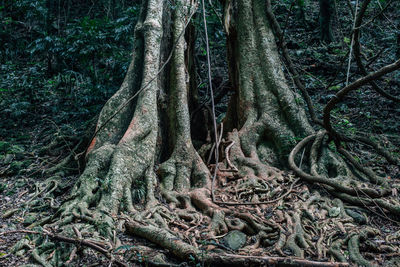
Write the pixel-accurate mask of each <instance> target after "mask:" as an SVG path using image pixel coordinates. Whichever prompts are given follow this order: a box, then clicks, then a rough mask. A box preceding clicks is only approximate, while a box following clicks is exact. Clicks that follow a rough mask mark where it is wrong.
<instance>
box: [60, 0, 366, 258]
mask: <svg viewBox="0 0 400 267" xmlns="http://www.w3.org/2000/svg"><path fill="white" fill-rule="evenodd" d="M195 8H196V6H195V5H194V3H190V2H189V1H187V0H176V1H174V2H171V1H164V0H144V1H143V4H142V10H141V14H140V17H139V20H138V24H137V26H136V29H135V45H134V52H133V59H132V63H131V65H130V67H129V69H128V72H127V74H126V77H125V80H124V82H123V84H122V86H121V88H120V89H119V91H118V92H117V93H116V94H115V95H114V96H113V97H112V98H111V99H110V100H109V101H108V102H107V103H106V104H105V106H104V108H103V110H102V111H101V114H100V117H99V120H98V124H97V130H96V137H95V138H94V139H93V141H92V143H91V144H90V147H89V148H88V151H87V165H86V168H85V170H84V172H83V174H82V175H81V176H80V177H79V180H78V181H77V183H76V185H75V186H74V188H73V189H72V194H71V198H70V199H69V200H68V201H67V202H66V203H65V204H64V205H63V206H62V207H61V208H60V210H59V212H58V214H57V215H59V216H58V217H56V220H55V221H54V224H55V225H59V226H62V229H63V231H64V232H65V233H71V232H72V231H71V226H74V227H75V229H76V228H77V229H78V230H79V231H84V229H86V230H89V231H93V230H95V231H98V232H100V233H101V234H102V235H103V236H104V237H106V238H110V237H111V236H112V230H113V229H115V225H116V219H115V216H116V215H118V214H120V213H124V214H129V218H130V219H129V221H128V222H127V223H126V226H127V230H128V231H129V232H130V233H132V234H134V235H138V236H142V237H144V238H147V239H149V240H150V241H152V242H155V243H158V244H159V245H161V246H163V247H164V248H167V249H169V250H170V251H171V252H172V253H173V254H175V255H176V256H178V257H181V258H182V259H187V258H188V257H189V256H190V255H193V256H194V257H200V256H199V255H200V250H199V248H198V247H197V245H193V244H189V243H188V242H186V241H185V240H190V238H189V236H188V232H187V231H190V229H194V227H195V226H196V225H197V226H199V225H200V224H204V225H206V226H207V231H206V232H207V233H206V237H210V238H212V237H215V236H217V235H221V234H226V233H227V232H228V231H230V230H240V231H243V232H244V233H245V234H246V235H248V236H252V237H254V239H255V240H256V243H255V244H253V245H252V246H249V249H250V248H252V249H254V248H257V247H264V248H268V251H269V254H271V255H273V254H278V255H279V254H280V255H295V256H297V257H305V256H309V257H313V258H315V259H318V260H321V259H327V258H326V257H327V253H330V255H332V256H333V257H334V259H337V260H339V261H342V260H345V258H344V257H343V255H342V252H341V246H342V245H343V244H345V245H346V244H347V241H348V239H346V238H343V239H338V241H336V243H335V246H332V247H331V248H330V249H329V250H328V245H329V244H328V243H327V242H328V241H327V240H330V237H332V236H331V235H329V236H323V235H322V234H321V235H320V238H317V239H315V237H316V236H318V233H319V231H322V228H319V227H317V230H311V231H310V229H309V228H310V227H311V228H313V227H314V226H315V224H314V223H313V222H312V221H310V219H309V218H311V219H313V220H318V219H321V220H324V219H326V217H327V216H326V213H327V212H326V211H329V210H330V208H332V207H338V208H339V210H340V214H337V215H336V216H339V217H338V219H337V220H335V219H332V220H329V221H327V222H324V226H323V227H324V228H323V229H324V230H323V231H332V232H334V233H338V232H339V231H341V230H345V229H344V228H343V225H342V224H341V223H342V222H341V221H340V220H347V221H349V220H350V221H351V218H350V217H349V216H347V215H346V214H345V213H344V209H343V203H342V202H341V201H340V200H339V199H336V200H334V201H330V200H329V199H327V198H322V197H321V196H320V195H319V194H318V193H317V192H314V193H311V192H310V191H309V190H308V189H307V187H305V186H302V187H301V189H302V192H298V194H299V195H301V196H299V197H298V198H297V197H296V196H292V195H290V196H288V195H289V194H290V193H291V192H292V190H293V186H294V183H295V182H296V181H295V180H294V179H293V176H291V175H286V174H284V173H283V172H282V171H280V170H279V169H277V168H276V167H281V168H284V167H286V166H287V165H288V164H287V162H288V161H287V160H288V155H289V153H290V151H291V150H292V149H293V147H294V146H295V144H296V143H297V141H298V140H301V139H302V138H304V137H306V136H313V134H314V130H313V128H312V127H311V126H310V124H309V122H308V120H307V116H306V113H305V111H304V108H303V106H302V101H301V99H300V97H299V96H298V95H297V94H296V93H295V92H293V91H292V90H291V89H290V88H289V86H288V85H287V82H286V80H285V76H284V73H283V71H282V65H281V62H280V59H279V55H278V52H277V47H276V44H275V39H274V35H273V33H272V30H271V28H270V26H269V23H268V20H267V17H266V12H265V11H266V6H265V3H264V1H262V0H231V1H225V26H226V32H227V36H228V43H227V46H228V60H229V73H230V79H231V83H232V85H233V87H234V90H235V94H234V96H233V97H232V98H231V102H230V105H229V108H228V113H227V117H226V119H225V123H224V124H225V127H224V129H225V133H226V138H225V139H224V140H223V141H222V142H221V143H220V145H221V146H222V147H225V150H224V153H222V154H223V157H222V159H221V158H220V164H219V166H220V167H219V170H218V172H217V177H216V178H217V179H216V181H213V180H214V179H212V175H211V173H210V171H209V169H208V167H207V166H206V164H205V163H204V161H203V159H202V158H201V157H200V155H199V154H198V152H197V151H196V149H195V148H194V146H193V144H192V138H191V132H190V112H189V111H190V107H189V103H193V102H195V101H192V100H189V98H192V97H193V96H191V94H190V93H189V92H190V90H192V89H193V88H191V87H190V85H191V84H192V85H193V81H191V80H190V79H192V78H193V77H190V76H189V73H188V69H190V68H188V66H187V64H188V63H190V62H193V61H191V60H190V59H189V58H188V57H189V56H190V55H191V54H192V53H188V52H187V51H186V47H191V46H187V45H186V44H185V34H184V33H185V30H186V26H187V25H188V22H189V20H190V18H191V15H192V14H193V12H195ZM170 55H171V57H169V56H170ZM165 64H166V65H165ZM136 95H137V98H134V97H135V96H136ZM221 128H222V127H221ZM322 139H323V134H319V135H318V138H317V140H318V141H316V143H318V142H319V143H321V142H322ZM214 141H215V140H214ZM313 147H314V145H313ZM314 150H319V149H317V148H315V147H314ZM209 153H212V151H211V152H209ZM314 153H317V152H315V151H314ZM322 154H323V160H321V162H320V163H322V164H320V165H322V166H323V167H321V168H319V169H316V168H314V167H313V164H309V165H310V166H311V167H310V168H311V170H312V172H314V173H316V172H318V173H323V174H327V175H328V174H332V173H333V174H334V176H337V175H339V174H343V173H345V171H344V170H345V169H346V168H345V167H344V164H343V162H342V161H340V160H338V159H336V157H335V156H334V155H333V154H332V153H330V152H327V151H326V150H324V151H323V153H322ZM327 160H329V164H325V163H326V162H327ZM224 179H225V180H224ZM311 180H312V179H311ZM332 181H333V180H332ZM319 182H320V181H319ZM336 184H338V186H337V185H336ZM221 185H222V186H221ZM289 185H290V189H287V190H288V192H287V193H286V194H283V193H281V192H283V191H285V189H284V188H288V187H289ZM328 185H329V187H327V188H328V189H332V188H334V189H336V187H335V186H337V187H340V188H342V187H344V188H346V189H348V188H347V187H345V186H344V185H342V184H340V183H339V182H336V180H335V181H334V182H329V183H328ZM214 187H215V190H214ZM235 190H239V192H241V193H240V194H237V195H236V196H235V194H234V192H235ZM214 191H215V192H214ZM236 193H237V191H236ZM280 193H281V195H280V196H279V197H277V198H276V197H275V198H274V196H276V194H280ZM347 193H351V192H350V191H349V192H347ZM143 194H144V195H145V198H142V199H141V198H140V196H141V195H143ZM249 195H250V197H249ZM285 197H290V198H291V199H292V201H294V200H296V201H295V202H293V203H295V204H293V205H294V206H291V207H290V206H285V202H284V201H283V199H284V198H285ZM213 198H214V199H213ZM160 199H163V200H165V201H166V202H167V203H168V206H169V208H166V207H165V205H163V204H162V203H161V202H160ZM300 199H303V200H304V201H301V200H300ZM232 202H236V204H238V202H245V203H244V205H237V206H236V207H235V208H227V207H226V206H227V205H235V203H233V204H232ZM275 202H277V203H278V204H279V205H281V206H283V207H284V208H283V211H282V210H275V211H274V212H273V217H271V218H273V219H264V218H267V217H268V216H270V215H268V214H269V213H270V210H272V206H271V204H273V203H275ZM321 203H323V204H321ZM249 204H251V205H249ZM318 205H319V206H318ZM318 207H320V209H324V210H325V212H322V213H321V214H320V212H319V210H318ZM329 212H330V211H329ZM307 216H308V217H307ZM349 218H350V219H349ZM177 222H179V225H184V224H188V225H189V226H191V227H189V226H188V227H187V229H189V230H187V231H186V232H185V231H184V232H179V231H175V232H174V234H172V233H171V232H172V230H171V229H172V228H171V225H176V223H177ZM278 222H279V223H278ZM304 224H308V227H309V228H308V229H306V228H304V227H303V225H304ZM310 225H311V226H310ZM338 225H339V226H338ZM93 226H95V228H93ZM192 226H193V227H192ZM338 227H339V229H340V230H338ZM284 229H286V230H284ZM346 231H347V229H346V230H345V232H346ZM189 233H190V232H189ZM321 233H322V232H321ZM192 234H193V235H192V238H194V239H202V238H204V236H203V235H200V233H199V232H198V231H197V232H193V233H192ZM177 237H178V238H177ZM357 238H358V235H357ZM357 240H358V239H357ZM340 242H342V243H340ZM194 243H195V241H194ZM358 243H359V242H358ZM358 243H357V242H353V243H350V242H349V244H348V247H349V249H350V250H351V251H353V252H352V253H353V254H354V255H353V256H354V258H355V260H354V259H353V260H354V261H357V260H358V261H359V262H362V260H364V259H363V258H362V256H361V255H359V251H358V245H359V244H358ZM310 245H312V246H316V248H317V249H316V252H315V251H314V252H312V251H311V252H310V251H309V250H308V248H309V247H310ZM284 250H285V251H286V254H285V253H284V252H283V251H284ZM357 253H358V254H357ZM199 259H200V258H199ZM202 259H203V260H205V261H206V262H212V261H213V259H214V260H218V261H221V262H222V263H224V262H225V263H226V262H228V261H230V260H232V258H229V257H225V258H223V257H222V258H218V259H217V258H213V257H212V255H211V254H210V255H208V256H207V255H206V256H204V255H203V258H202ZM260 261H261V262H262V261H263V260H262V259H261V258H258V259H257V261H254V262H260ZM221 262H220V263H221ZM264 262H267V260H264ZM278 262H279V261H278ZM290 264H292V265H295V266H296V265H297V264H300V263H299V262H296V260H294V261H293V262H290Z"/></svg>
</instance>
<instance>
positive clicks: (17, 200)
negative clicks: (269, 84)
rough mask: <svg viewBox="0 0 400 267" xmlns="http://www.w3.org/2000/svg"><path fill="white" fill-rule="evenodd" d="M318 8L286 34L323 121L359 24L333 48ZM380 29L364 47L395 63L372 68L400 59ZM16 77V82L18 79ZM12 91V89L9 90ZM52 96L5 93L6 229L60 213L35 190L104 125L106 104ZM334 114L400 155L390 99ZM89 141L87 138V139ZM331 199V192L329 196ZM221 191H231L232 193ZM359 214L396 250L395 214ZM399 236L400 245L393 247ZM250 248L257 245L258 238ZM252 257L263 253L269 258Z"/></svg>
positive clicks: (139, 254)
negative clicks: (39, 204) (324, 37)
mask: <svg viewBox="0 0 400 267" xmlns="http://www.w3.org/2000/svg"><path fill="white" fill-rule="evenodd" d="M287 8H288V6H281V7H280V8H277V9H276V10H275V12H276V13H277V16H278V19H279V20H280V22H281V23H282V24H285V21H286V15H285V14H287V13H288V10H287ZM315 10H316V9H315V7H313V8H311V7H308V8H307V9H306V14H305V15H306V16H305V20H304V24H302V23H300V22H299V20H297V19H290V20H288V21H289V22H288V23H287V29H286V35H287V36H286V37H287V42H288V47H289V51H290V53H291V56H292V58H293V61H294V62H296V67H297V68H298V71H299V72H300V74H301V78H302V80H303V82H304V84H306V86H307V89H308V90H309V93H310V95H311V96H312V99H313V100H314V103H315V107H316V111H317V114H321V111H322V108H323V106H324V104H326V103H327V101H328V100H329V99H330V98H331V97H332V96H333V95H334V94H335V93H336V92H337V91H338V90H339V89H340V88H342V87H343V85H344V84H345V80H346V75H347V66H346V65H347V60H348V54H347V51H348V45H349V40H348V38H347V39H346V38H345V37H344V36H348V34H346V33H347V32H348V31H349V27H350V26H351V24H350V23H349V21H348V19H342V18H339V20H338V19H336V20H335V21H334V29H335V42H333V43H332V44H329V45H326V44H323V43H321V42H320V41H319V40H318V28H317V25H318V23H317V20H315V18H316V14H315ZM292 11H293V12H292V16H293V17H295V16H297V13H296V10H292ZM340 12H345V11H343V10H342V11H340ZM388 12H389V13H388V14H387V16H388V17H390V18H392V19H394V21H395V18H397V19H399V16H400V14H398V13H399V12H398V11H397V9H396V8H393V9H389V10H388ZM349 24H350V25H349ZM372 25H373V26H371V28H369V29H368V30H366V31H365V33H364V35H363V38H365V39H364V40H370V41H368V42H367V41H365V45H364V50H365V51H366V52H365V53H366V56H367V57H368V58H373V56H374V55H376V54H377V53H378V52H379V51H380V50H381V49H385V52H384V53H383V54H384V55H385V56H384V57H382V58H378V59H377V60H375V61H374V62H373V63H371V68H375V69H377V68H379V67H380V66H383V65H385V64H388V63H390V62H392V61H394V59H395V58H396V49H395V46H396V43H395V42H394V41H393V40H394V39H395V38H396V37H395V36H391V34H393V32H392V31H385V30H382V29H388V28H389V29H391V28H393V26H392V24H391V22H390V21H388V20H386V19H385V18H382V19H380V20H378V22H377V23H376V24H372ZM394 32H395V31H394ZM393 35H394V34H393ZM393 38H394V39H393ZM222 58H223V57H222ZM28 69H29V66H25V65H23V64H20V65H18V64H15V65H14V69H13V70H12V72H13V73H15V76H16V77H17V78H18V77H20V76H23V75H24V73H27V72H29V70H28ZM9 73H10V65H2V66H1V69H0V76H1V78H0V80H1V79H2V78H3V79H5V77H6V75H9ZM222 74H223V73H222ZM222 74H221V75H222ZM7 77H8V78H9V76H7ZM357 77H360V74H359V73H358V71H357V68H356V66H355V64H354V66H353V65H352V66H351V68H350V79H351V80H354V79H355V78H357ZM226 78H227V77H220V80H221V81H223V80H226ZM43 81H46V82H47V81H48V80H45V79H43ZM289 81H290V79H289ZM16 82H17V81H16ZM380 84H381V85H383V86H385V88H388V90H389V91H390V92H391V93H393V94H395V93H396V92H400V89H399V88H400V74H399V73H398V72H395V73H393V74H392V75H391V76H390V77H388V78H387V79H385V80H382V81H380ZM40 85H41V84H40V82H39V83H38V84H36V86H38V87H39V86H40ZM2 86H6V85H4V84H2ZM293 86H294V85H293ZM45 87H46V85H43V86H41V88H45ZM40 90H44V89H40ZM42 93H43V92H42ZM39 94H40V92H39ZM397 95H398V94H397ZM43 98H44V99H45V100H43V101H41V103H39V104H37V105H31V104H29V103H28V104H27V103H26V101H27V100H26V92H17V93H15V92H13V94H12V95H5V94H4V95H2V96H0V112H1V113H2V120H1V122H0V127H1V129H0V210H1V212H2V214H1V217H0V232H5V231H13V230H22V229H26V228H27V227H28V226H29V225H31V224H32V223H35V222H37V221H39V220H40V219H42V218H44V217H46V216H48V215H49V214H52V212H53V211H52V210H48V209H42V210H41V209H38V210H36V211H34V212H33V211H32V210H30V209H29V205H28V204H27V203H29V202H30V200H31V198H32V196H33V195H34V194H35V193H37V192H40V190H41V182H43V181H44V180H46V179H48V178H50V177H51V176H52V175H53V174H52V173H51V171H49V170H51V168H52V167H54V166H56V165H57V164H59V163H60V162H61V161H62V160H63V159H64V158H66V157H68V156H70V155H72V157H74V156H75V155H77V154H78V153H79V152H82V149H84V148H85V147H86V143H85V142H87V140H88V136H89V135H90V132H91V131H93V127H94V123H95V119H93V118H94V117H95V114H96V113H97V112H98V110H99V107H101V103H97V106H95V107H93V106H90V107H77V106H76V105H75V104H71V103H72V102H73V101H74V100H73V99H67V100H66V101H63V100H60V99H59V98H58V97H56V96H55V95H51V96H46V94H45V93H43ZM105 99H106V98H105ZM69 105H72V106H74V108H71V106H69ZM55 107H56V108H55ZM63 109H64V110H63ZM3 116H4V120H3ZM332 116H333V118H334V122H335V125H336V127H337V128H338V129H339V130H340V131H341V132H343V133H345V134H349V135H350V134H352V133H354V132H366V133H369V134H370V135H371V136H373V137H374V138H375V139H376V140H377V141H379V143H380V144H381V145H382V146H384V147H385V148H387V149H389V150H390V151H391V152H392V153H393V154H394V155H397V157H399V155H400V134H399V133H400V106H399V104H396V103H392V102H390V101H388V100H385V99H383V98H382V97H380V96H379V95H378V94H377V93H375V92H374V91H373V90H372V89H371V88H369V87H368V86H366V87H365V88H363V89H362V90H359V91H357V92H356V93H354V94H352V95H350V96H348V97H347V98H346V100H345V101H344V102H343V103H341V104H340V105H339V106H338V108H337V109H335V110H334V111H333V113H332ZM81 140H83V141H82V142H81ZM80 142H81V143H80ZM75 148H77V149H75ZM349 149H350V151H351V152H352V154H353V155H356V156H357V158H358V160H359V162H360V163H362V164H363V165H364V166H368V167H370V168H371V169H373V170H375V171H376V172H377V173H378V174H380V175H381V176H384V177H386V178H387V179H388V180H389V182H390V183H391V184H398V185H400V166H393V165H388V164H387V163H386V162H385V161H384V160H383V159H382V158H381V157H379V156H377V155H376V154H374V153H372V152H371V151H369V150H368V149H366V148H365V147H364V146H360V145H353V146H351V147H349ZM73 162H74V163H73V164H70V165H68V166H65V168H66V169H65V176H63V177H62V187H59V188H57V190H56V191H54V192H53V194H54V196H55V199H54V200H55V203H54V205H55V206H58V205H60V203H62V202H63V200H65V198H66V197H67V196H68V194H66V193H67V192H69V190H70V189H71V187H72V185H73V184H74V182H75V181H76V179H77V177H78V176H79V174H80V171H81V170H82V166H83V164H84V163H83V162H81V161H80V162H79V161H73ZM285 175H286V176H287V177H291V176H292V174H291V173H290V171H286V172H285ZM290 185H291V183H289V182H287V183H284V184H283V185H282V188H281V189H282V190H284V191H286V190H288V189H289V187H290ZM305 188H306V189H305ZM316 188H319V187H318V186H317V185H310V184H307V183H304V182H299V183H298V184H297V185H296V186H295V187H294V189H293V194H291V196H289V197H288V198H286V199H285V205H286V206H288V207H290V206H295V205H296V201H298V200H299V196H300V195H301V192H302V191H303V190H310V191H312V190H315V189H316ZM319 190H321V188H319ZM321 192H322V193H321V194H324V192H323V191H321ZM217 193H221V194H223V192H217ZM393 194H399V195H400V192H399V193H397V192H393ZM227 198H229V196H227ZM37 201H43V202H45V201H46V199H41V198H40V197H39V198H38V199H37ZM346 207H349V208H351V205H346ZM264 208H265V209H268V212H269V214H270V216H276V214H277V212H278V213H279V210H280V209H285V207H284V206H283V204H282V202H276V203H273V204H271V205H268V206H266V207H264ZM358 210H359V211H361V213H362V214H363V216H364V217H365V221H363V222H361V223H360V225H361V224H362V225H363V227H365V226H368V225H369V226H372V227H374V228H377V229H379V230H380V232H381V235H379V237H377V238H376V239H375V240H374V241H375V243H378V244H381V245H382V244H389V243H390V245H392V246H397V247H398V248H399V247H400V220H398V218H393V217H392V216H390V215H386V214H385V213H383V212H381V211H380V210H377V209H375V208H374V207H372V208H371V207H360V208H358ZM355 227H359V226H355ZM196 228H197V229H195V230H196V231H199V232H201V231H203V230H204V229H203V228H202V225H198V226H196ZM176 230H177V231H183V229H180V228H179V226H176ZM118 237H119V238H120V240H121V241H122V243H123V244H124V247H122V248H121V249H120V251H118V254H119V256H120V257H121V258H123V259H125V260H128V259H130V261H131V262H132V264H133V265H137V266H140V265H141V262H145V261H146V260H147V259H152V258H154V257H158V256H159V253H160V252H161V253H162V254H165V256H166V258H167V259H168V262H170V263H171V264H179V261H177V260H176V259H175V258H174V257H173V256H172V255H170V254H169V252H168V251H165V250H162V249H161V248H160V247H158V246H156V245H154V244H151V243H150V242H148V241H146V240H144V239H141V238H136V237H134V238H133V237H132V236H128V235H126V234H124V233H123V232H121V233H118ZM385 237H386V240H385ZM389 237H397V238H394V239H391V240H388V238H389ZM20 239H29V235H27V234H14V235H6V236H0V265H1V266H16V265H21V264H25V263H29V262H31V256H30V253H25V254H22V255H15V254H12V253H11V248H12V247H13V246H14V245H15V244H16V242H17V241H19V240H20ZM246 242H247V244H251V243H252V240H251V238H249V239H248V240H247V241H246ZM199 245H200V246H202V247H203V248H204V253H207V251H209V250H213V249H216V245H215V244H211V243H205V242H204V241H203V243H199ZM360 249H361V252H362V255H363V256H364V257H365V258H366V259H368V260H370V261H373V262H375V263H376V264H378V265H379V266H384V265H385V266H396V265H397V266H400V250H398V251H397V252H396V253H381V252H374V251H372V250H371V247H367V246H362V247H361V248H360ZM236 253H238V254H247V253H248V251H244V250H239V251H238V252H236ZM251 253H253V254H259V253H261V251H253V252H251ZM325 260H326V259H325ZM74 264H75V265H74V266H96V265H95V264H98V265H97V266H108V265H109V260H107V259H105V258H103V259H102V258H101V257H99V256H98V253H97V252H93V251H91V252H88V253H86V254H85V257H79V259H78V260H76V261H75V262H74ZM186 264H187V266H201V263H198V262H195V261H192V262H187V263H186ZM199 264H200V265H199ZM143 266H144V264H143Z"/></svg>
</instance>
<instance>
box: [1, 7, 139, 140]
mask: <svg viewBox="0 0 400 267" xmlns="http://www.w3.org/2000/svg"><path fill="white" fill-rule="evenodd" d="M52 3H53V2H52V1H50V2H49V1H46V0H39V1H28V0H14V1H10V2H8V1H6V4H5V5H4V6H0V22H1V23H0V43H1V44H2V45H1V46H0V111H1V112H2V120H0V137H1V136H6V135H7V134H8V129H11V128H15V127H17V126H23V125H32V123H33V119H34V118H38V117H41V118H42V119H44V118H51V120H52V121H54V122H55V123H56V124H57V125H62V124H63V123H67V122H71V121H80V122H81V123H82V122H83V121H85V120H86V121H87V120H89V118H91V117H93V116H94V115H95V114H97V113H98V112H99V110H100V108H101V106H102V104H103V103H104V102H105V101H106V100H107V99H108V98H109V97H110V96H111V95H112V94H113V93H114V92H115V90H117V89H118V87H119V86H120V84H121V82H122V80H123V77H124V75H125V72H126V70H127V68H128V66H129V62H130V59H131V56H130V53H131V46H132V41H133V31H134V25H135V23H136V20H137V17H138V13H139V7H138V4H137V3H129V4H127V3H125V1H115V2H114V3H115V6H112V7H110V5H109V3H110V2H109V1H105V0H104V1H96V2H93V3H92V2H85V1H84V2H79V3H76V4H77V5H76V6H72V4H71V2H70V1H62V0H61V1H59V3H60V5H54V3H53V4H52ZM74 4H75V3H74ZM49 5H50V6H49ZM60 110H62V112H61V111H60ZM3 118H4V119H3ZM77 127H79V128H82V129H83V128H85V127H83V126H82V127H81V126H77ZM0 140H1V139H0Z"/></svg>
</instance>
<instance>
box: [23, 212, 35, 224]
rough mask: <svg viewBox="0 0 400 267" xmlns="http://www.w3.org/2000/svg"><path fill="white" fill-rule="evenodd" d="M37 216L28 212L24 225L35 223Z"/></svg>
mask: <svg viewBox="0 0 400 267" xmlns="http://www.w3.org/2000/svg"><path fill="white" fill-rule="evenodd" d="M36 218H37V216H36V215H35V214H33V213H31V214H28V215H26V216H25V218H24V225H25V226H27V225H31V224H32V223H34V222H35V221H36Z"/></svg>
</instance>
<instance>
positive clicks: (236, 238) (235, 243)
mask: <svg viewBox="0 0 400 267" xmlns="http://www.w3.org/2000/svg"><path fill="white" fill-rule="evenodd" d="M246 240H247V236H246V234H244V233H242V232H240V231H238V230H233V231H230V232H229V233H228V234H227V235H226V236H225V237H224V238H223V239H222V243H223V244H224V245H225V246H227V247H228V248H230V249H232V250H238V249H239V248H242V247H243V246H244V245H245V244H246Z"/></svg>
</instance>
